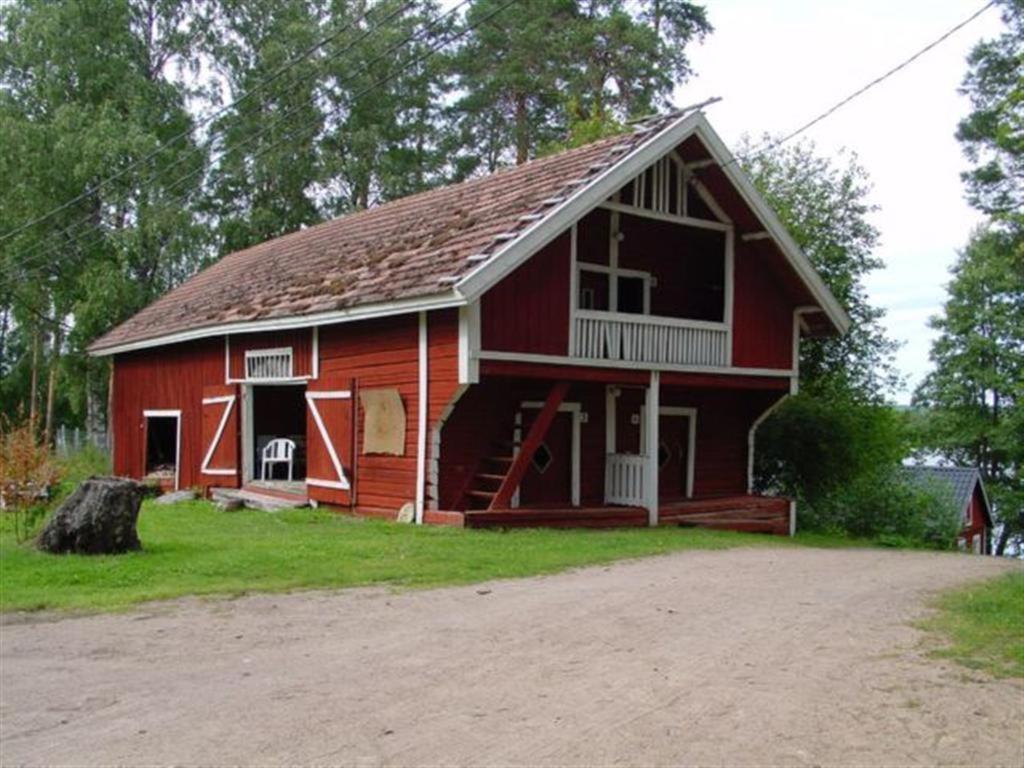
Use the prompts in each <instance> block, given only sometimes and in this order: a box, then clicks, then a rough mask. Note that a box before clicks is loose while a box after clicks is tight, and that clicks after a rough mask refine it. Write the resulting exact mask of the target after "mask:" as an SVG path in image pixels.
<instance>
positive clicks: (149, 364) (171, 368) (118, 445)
mask: <svg viewBox="0 0 1024 768" xmlns="http://www.w3.org/2000/svg"><path fill="white" fill-rule="evenodd" d="M223 383H224V340H223V339H220V338H218V339H210V340H202V341H195V342H189V343H186V344H174V345H170V346H166V347H159V348H157V349H151V350H144V351H140V352H128V353H125V354H121V355H117V356H116V357H115V358H114V393H113V402H114V407H113V434H114V453H113V470H114V473H115V474H117V475H124V476H126V477H135V478H140V477H142V475H143V473H144V472H145V461H146V444H145V435H146V429H145V427H146V423H145V417H144V416H143V415H142V413H143V411H145V410H180V411H181V457H180V466H179V468H178V471H179V483H180V486H181V487H182V488H189V487H192V486H198V485H201V484H203V483H208V484H209V483H211V482H212V481H211V480H210V479H209V478H206V479H204V478H202V477H201V476H200V474H199V469H200V467H201V466H202V461H203V444H202V443H203V441H202V428H203V409H202V401H203V388H204V387H207V386H211V385H216V384H223ZM237 405H238V404H237V403H236V407H237ZM225 439H230V436H226V437H225ZM215 484H216V483H215ZM224 484H229V480H228V481H224Z"/></svg>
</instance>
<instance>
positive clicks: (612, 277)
mask: <svg viewBox="0 0 1024 768" xmlns="http://www.w3.org/2000/svg"><path fill="white" fill-rule="evenodd" d="M576 269H577V271H578V272H579V273H582V272H596V273H598V274H605V275H608V309H607V310H598V309H586V308H585V307H581V306H580V297H579V296H577V297H576V311H577V312H610V313H612V314H619V278H620V277H632V278H639V279H641V280H643V282H644V311H643V314H644V315H650V314H651V286H652V285H653V283H654V281H653V278H652V276H651V273H650V272H644V271H643V270H641V269H623V268H622V267H611V266H606V265H604V264H591V263H590V262H588V261H577V262H576ZM613 283H614V285H615V287H614V288H613V287H612V284H613ZM628 314H629V315H630V316H633V315H634V313H632V312H630V313H628Z"/></svg>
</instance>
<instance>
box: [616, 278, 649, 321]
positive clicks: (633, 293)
mask: <svg viewBox="0 0 1024 768" xmlns="http://www.w3.org/2000/svg"><path fill="white" fill-rule="evenodd" d="M618 286H619V302H618V303H619V307H618V309H619V312H628V313H629V314H631V315H642V314H643V313H644V309H645V307H644V303H645V302H644V299H645V295H646V292H647V290H646V281H645V280H644V279H643V278H642V277H620V278H619V283H618Z"/></svg>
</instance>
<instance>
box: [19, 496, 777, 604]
mask: <svg viewBox="0 0 1024 768" xmlns="http://www.w3.org/2000/svg"><path fill="white" fill-rule="evenodd" d="M139 537H140V538H141V540H142V543H143V547H144V549H143V551H141V552H137V553H132V554H127V555H117V556H101V557H86V556H54V555H48V554H44V553H42V552H38V551H36V550H35V549H34V548H33V547H32V545H31V543H25V544H17V543H16V542H15V538H14V534H13V526H12V525H11V524H10V521H9V520H3V521H2V522H0V610H4V611H11V610H38V609H82V610H112V609H118V608H123V607H125V606H128V605H131V604H133V603H138V602H140V601H143V600H160V599H165V598H172V597H179V596H181V595H214V594H217V595H236V594H241V593H243V592H257V591H279V590H290V589H305V588H318V587H322V588H336V587H351V586H357V585H366V584H386V585H394V586H401V587H416V586H433V585H441V584H465V583H470V582H476V581H484V580H487V579H493V578H506V577H517V576H530V575H534V574H542V573H552V572H555V571H559V570H563V569H566V568H571V567H574V566H582V565H592V564H596V563H606V562H609V561H612V560H618V559H622V558H630V557H638V556H642V555H656V554H662V553H666V552H673V551H677V550H683V549H725V548H728V547H736V546H765V545H779V544H786V543H788V540H786V539H780V538H778V537H768V536H758V535H751V534H746V535H745V534H738V533H728V532H721V531H705V530H698V529H686V528H655V529H629V530H611V531H586V530H575V531H565V530H516V531H508V532H500V531H474V530H462V529H455V528H441V527H434V526H426V527H417V526H411V525H400V524H396V523H387V522H382V521H376V520H363V519H357V518H353V517H349V516H346V515H340V514H336V513H332V512H326V511H314V510H309V509H306V510H295V511H291V512H285V513H277V514H268V513H266V512H257V511H252V510H242V511H238V512H220V511H219V510H217V508H216V507H215V506H214V505H213V504H210V503H208V502H203V501H195V502H184V503H180V504H176V505H173V506H166V507H165V506H159V505H156V504H153V503H152V502H146V503H144V505H143V508H142V512H141V514H140V516H139Z"/></svg>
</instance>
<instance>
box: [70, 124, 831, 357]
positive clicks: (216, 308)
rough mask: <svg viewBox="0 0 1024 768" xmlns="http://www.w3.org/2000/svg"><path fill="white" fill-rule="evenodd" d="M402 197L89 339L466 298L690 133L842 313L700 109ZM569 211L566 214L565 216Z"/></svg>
mask: <svg viewBox="0 0 1024 768" xmlns="http://www.w3.org/2000/svg"><path fill="white" fill-rule="evenodd" d="M702 106H704V104H698V105H694V106H692V107H688V108H686V109H683V110H680V111H678V112H675V113H672V114H669V115H662V116H658V117H655V118H652V119H650V120H647V121H644V122H642V123H639V124H637V125H636V126H634V128H633V129H632V130H630V131H628V132H626V133H624V134H621V135H617V136H612V137H609V138H605V139H601V140H599V141H596V142H594V143H592V144H588V145H586V146H583V147H579V148H577V149H571V150H567V151H564V152H561V153H559V154H556V155H552V156H550V157H545V158H540V159H537V160H533V161H531V162H528V163H525V164H523V165H520V166H517V167H515V168H509V169H506V170H501V171H498V172H496V173H493V174H491V175H489V176H484V177H482V178H477V179H472V180H469V181H465V182H462V183H460V184H453V185H451V186H447V187H442V188H439V189H434V190H431V191H428V192H422V193H420V194H416V195H412V196H410V197H405V198H402V199H400V200H395V201H393V202H390V203H385V204H383V205H380V206H377V207H375V208H371V209H369V210H365V211H360V212H358V213H352V214H349V215H347V216H342V217H341V218H338V219H334V220H332V221H327V222H324V223H323V224H319V225H317V226H314V227H310V228H308V229H304V230H301V231H299V232H293V233H291V234H288V235H284V236H282V237H278V238H275V239H273V240H268V241H267V242H264V243H260V244H259V245H255V246H253V247H251V248H247V249H245V250H242V251H237V252H235V253H231V254H228V255H227V256H225V257H223V258H222V259H220V261H218V262H217V263H215V264H213V265H212V266H210V267H208V268H207V269H205V270H203V271H202V272H200V273H199V274H197V275H195V276H194V277H192V278H191V279H189V280H187V281H186V282H184V283H183V284H182V285H180V286H178V287H177V288H175V289H173V290H172V291H170V292H168V293H167V294H166V295H164V296H163V297H161V298H160V299H158V300H157V301H155V302H153V303H152V304H150V305H149V306H148V307H146V308H145V309H143V310H142V311H141V312H139V313H138V314H136V315H135V316H133V317H131V318H129V319H128V320H127V321H125V322H124V323H122V324H121V325H119V326H117V327H115V328H114V329H113V330H111V331H109V332H108V333H106V334H105V335H104V336H102V337H100V338H99V339H97V340H96V341H94V342H93V343H92V345H91V346H90V347H89V350H90V352H92V353H93V354H98V355H105V354H114V353H118V352H124V351H130V350H132V349H139V348H143V347H152V346H158V345H161V344H170V343H174V342H178V341H186V340H189V339H195V338H202V337H204V336H215V335H220V334H223V333H238V332H246V331H253V330H270V329H274V328H276V329H282V328H285V327H292V328H294V327H303V326H311V325H318V324H325V323H331V322H341V321H343V320H345V319H357V318H359V317H368V316H373V315H384V314H397V313H400V312H409V311H416V310H422V309H436V308H440V307H445V306H461V305H465V304H467V303H468V301H469V300H471V299H472V298H474V297H475V296H479V294H480V292H481V291H482V290H485V289H486V288H487V286H488V285H490V284H493V282H495V281H496V280H498V279H500V278H501V277H502V276H503V275H505V274H507V273H508V271H509V270H510V269H514V268H515V266H516V265H517V264H518V263H521V260H522V259H524V258H528V257H529V255H530V254H531V253H533V252H535V251H536V250H537V249H538V248H539V247H540V246H541V245H543V244H544V242H546V241H549V240H550V239H551V238H553V237H554V236H556V235H557V234H559V233H560V232H563V231H565V228H566V227H568V226H569V225H570V224H571V223H572V222H573V221H574V220H575V218H578V217H579V216H581V215H583V214H584V213H585V212H586V210H588V206H590V207H592V206H593V205H596V204H599V203H600V202H601V201H602V200H604V199H606V198H607V196H609V195H610V194H612V193H613V192H614V191H615V190H616V189H618V188H619V187H621V186H622V185H623V184H625V183H627V182H628V181H630V180H631V179H632V178H633V177H634V176H635V175H636V174H637V173H639V172H640V171H642V170H644V168H645V167H647V165H649V164H650V163H652V162H654V160H656V159H657V158H658V157H660V156H662V155H663V154H664V153H665V152H667V151H670V150H671V149H673V148H674V147H676V146H677V145H678V144H679V143H680V142H681V141H683V139H685V138H686V137H687V136H689V135H691V134H694V133H697V134H698V135H699V136H701V138H702V140H703V141H705V142H707V143H708V146H709V151H710V152H711V153H712V155H713V157H715V158H717V160H718V161H719V162H720V163H722V166H721V167H722V170H723V171H724V172H725V173H726V174H727V175H728V177H729V179H730V182H731V183H733V184H735V185H737V188H738V189H739V192H740V194H741V195H742V197H743V199H744V201H745V202H746V203H747V204H749V205H750V206H751V208H752V210H753V211H754V215H755V216H756V217H757V219H758V220H760V221H761V222H763V224H764V226H765V228H766V229H767V230H768V231H769V232H770V233H771V235H772V238H773V241H774V242H775V243H776V244H777V246H778V247H779V249H780V251H781V252H782V253H783V255H784V256H785V257H786V259H788V261H789V263H790V264H791V265H792V266H793V268H794V270H795V271H796V274H797V275H799V279H800V280H802V281H803V283H804V284H805V285H806V286H807V287H808V288H809V290H810V293H811V295H812V296H814V297H815V300H816V301H817V302H818V304H819V306H820V307H821V310H822V312H824V313H825V314H826V315H827V317H828V318H829V321H830V322H831V323H832V327H834V328H836V329H837V330H839V331H840V332H843V331H845V329H846V328H847V327H848V325H849V318H848V317H847V315H846V313H845V312H844V311H843V309H842V307H840V305H839V304H838V302H836V300H835V297H833V296H832V294H831V293H829V291H828V288H827V287H825V285H824V283H822V281H821V278H820V276H819V275H818V274H817V273H816V272H815V271H814V268H813V267H812V266H811V265H810V263H809V262H808V261H807V257H806V256H805V255H804V254H803V253H802V251H800V249H799V246H797V245H796V243H794V242H793V241H792V238H791V237H790V236H789V234H788V233H787V232H785V230H784V228H783V227H782V225H781V223H780V222H779V221H778V219H777V218H776V217H775V214H774V213H773V212H772V211H771V210H770V208H768V206H767V203H765V202H764V200H763V198H761V196H760V195H759V194H758V193H757V191H756V190H754V188H753V186H752V185H751V184H750V182H749V180H748V179H746V177H745V176H744V175H743V173H742V171H740V170H739V168H738V167H737V165H736V164H735V162H732V161H728V160H727V158H729V157H730V156H729V154H728V150H727V149H725V147H724V145H722V144H721V140H720V139H718V137H717V135H715V134H714V131H712V130H711V128H710V126H709V125H708V124H707V122H706V120H705V119H704V116H703V113H702V112H701V111H700V110H701V107H702ZM574 217H575V218H574Z"/></svg>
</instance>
